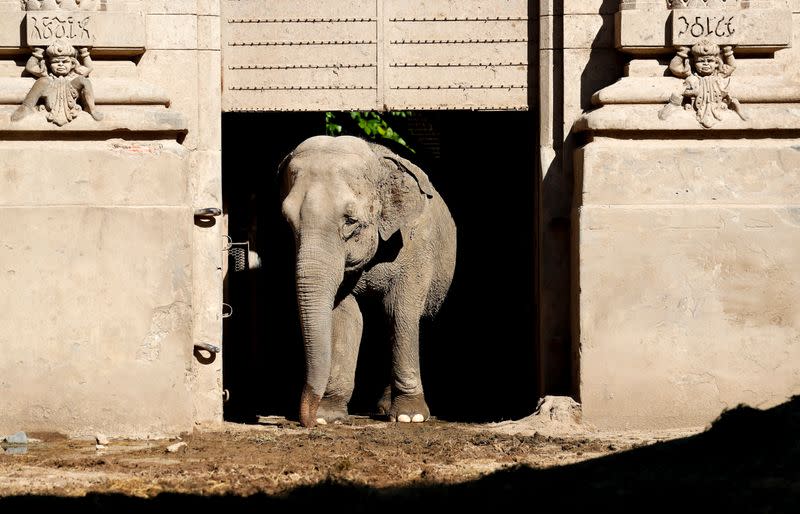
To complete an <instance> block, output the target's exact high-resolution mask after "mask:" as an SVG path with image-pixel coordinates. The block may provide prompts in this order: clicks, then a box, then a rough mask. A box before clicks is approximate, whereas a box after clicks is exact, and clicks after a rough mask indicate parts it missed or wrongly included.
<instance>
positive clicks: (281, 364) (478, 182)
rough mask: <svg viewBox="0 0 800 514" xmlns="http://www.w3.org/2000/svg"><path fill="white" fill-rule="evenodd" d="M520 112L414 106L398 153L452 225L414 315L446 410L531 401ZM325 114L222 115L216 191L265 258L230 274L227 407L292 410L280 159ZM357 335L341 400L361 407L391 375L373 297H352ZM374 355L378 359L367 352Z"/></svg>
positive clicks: (288, 253)
mask: <svg viewBox="0 0 800 514" xmlns="http://www.w3.org/2000/svg"><path fill="white" fill-rule="evenodd" d="M532 119H533V116H532V115H531V114H530V113H520V112H507V113H503V112H500V113H486V112H484V113H475V112H441V113H415V114H414V115H413V116H412V117H411V118H410V120H413V127H399V128H401V129H403V128H404V129H407V130H409V131H411V132H412V135H410V136H409V137H408V138H407V139H408V140H409V143H410V144H411V145H412V146H413V147H415V148H416V149H417V153H416V154H414V155H411V154H406V156H407V157H409V158H410V159H411V160H412V161H414V162H416V163H418V164H419V165H421V166H422V167H423V169H425V170H426V172H427V173H428V175H429V176H430V179H431V182H432V183H433V184H434V186H435V187H436V189H437V190H438V191H439V192H440V193H441V195H442V197H443V198H444V199H445V201H446V202H447V204H448V206H449V207H450V210H451V212H452V214H453V217H454V219H455V221H456V225H457V227H458V257H457V265H456V274H455V278H454V281H453V285H452V287H451V290H450V293H449V295H448V298H447V300H446V301H445V303H444V306H443V307H442V310H441V311H440V313H439V316H438V317H437V318H436V319H435V320H433V321H432V322H427V321H424V322H423V324H422V327H421V359H422V376H423V382H424V384H425V391H426V397H427V400H428V403H429V405H430V407H431V411H432V413H433V414H434V415H435V416H437V417H439V418H443V419H460V420H489V419H492V420H497V419H509V418H519V417H523V416H525V415H527V414H529V413H530V412H532V411H533V409H534V408H535V404H536V400H537V398H538V396H537V391H536V368H537V364H536V347H535V344H536V336H535V334H536V327H535V322H536V321H535V320H536V308H535V304H534V301H535V290H534V283H533V274H534V269H535V263H534V256H535V251H534V227H535V223H534V196H535V195H534V183H535V176H536V173H535V169H536V168H535V164H534V163H535V161H534V156H533V152H534V148H535V144H534V141H535V139H534V136H533V123H532V121H531V120H532ZM323 120H324V116H323V115H322V114H321V113H285V114H280V113H276V114H225V115H224V116H223V194H224V199H225V204H226V206H225V209H226V211H227V213H228V215H229V219H230V233H231V237H232V239H233V241H234V242H237V241H246V240H248V239H249V240H250V241H251V242H252V243H253V244H254V245H255V248H256V249H257V251H258V253H259V254H260V257H261V260H262V268H261V269H259V270H251V271H246V272H240V273H230V274H229V282H228V285H227V295H226V298H227V300H226V301H227V302H228V303H231V304H232V306H233V309H234V315H233V316H232V317H231V318H229V319H228V320H226V322H225V339H224V347H225V349H224V352H225V353H224V359H223V365H224V370H223V376H224V381H225V388H227V389H228V390H229V391H230V401H229V402H228V403H227V404H226V406H225V417H226V419H229V420H235V421H243V422H253V421H255V419H256V418H255V417H256V415H267V414H279V415H285V416H296V415H297V406H298V402H299V394H300V391H301V389H302V385H303V378H304V377H303V372H304V370H303V363H304V359H303V351H302V340H301V337H300V327H299V322H298V317H297V311H296V306H295V301H296V300H295V293H294V241H293V236H292V234H291V231H290V230H289V228H288V224H287V223H286V222H285V221H284V220H283V218H282V216H281V214H280V199H279V191H278V183H277V180H276V170H277V166H278V163H279V162H280V160H281V159H282V158H283V157H284V156H285V155H286V154H287V153H288V152H289V151H291V150H292V149H293V148H294V147H295V146H296V145H297V144H299V143H300V142H301V141H303V140H304V139H305V138H306V137H309V136H311V135H316V134H319V133H321V132H322V131H323ZM362 310H364V311H365V330H364V340H363V344H362V346H361V353H360V356H359V367H358V371H357V377H356V391H355V393H354V397H353V401H352V402H351V411H355V412H362V413H367V412H369V411H370V410H371V409H372V408H373V407H374V405H375V402H376V401H377V399H378V397H379V396H380V393H381V392H382V390H383V386H384V385H386V383H387V381H388V378H389V371H388V365H389V355H388V353H387V352H386V349H387V346H386V344H385V342H386V341H387V334H386V332H385V328H384V327H383V326H382V324H381V323H379V322H376V320H378V319H380V318H381V316H380V314H381V313H380V310H379V309H376V308H375V306H370V305H366V304H362ZM373 362H380V363H381V365H380V366H375V365H374V364H373V365H370V364H371V363H373Z"/></svg>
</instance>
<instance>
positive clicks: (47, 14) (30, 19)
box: [25, 11, 95, 46]
mask: <svg viewBox="0 0 800 514" xmlns="http://www.w3.org/2000/svg"><path fill="white" fill-rule="evenodd" d="M25 30H26V35H27V40H28V41H27V42H28V46H48V45H51V44H53V43H54V42H55V41H56V40H63V41H66V42H68V43H70V44H71V45H73V46H93V43H94V40H95V32H94V24H93V20H92V14H91V13H88V12H80V11H37V12H30V13H28V14H27V15H26V16H25Z"/></svg>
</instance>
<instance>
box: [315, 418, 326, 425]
mask: <svg viewBox="0 0 800 514" xmlns="http://www.w3.org/2000/svg"><path fill="white" fill-rule="evenodd" d="M317 424H319V425H327V424H328V422H327V421H325V418H317Z"/></svg>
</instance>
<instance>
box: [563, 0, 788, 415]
mask: <svg viewBox="0 0 800 514" xmlns="http://www.w3.org/2000/svg"><path fill="white" fill-rule="evenodd" d="M626 4H627V7H628V8H629V9H631V10H634V9H635V10H638V12H632V11H627V12H626V13H625V15H626V16H624V18H625V19H623V22H625V21H626V20H627V21H628V22H630V23H629V24H628V25H627V28H626V27H625V26H623V30H622V32H621V35H622V40H624V41H628V42H631V44H630V46H626V47H625V48H624V49H625V51H626V52H627V53H628V57H627V59H628V60H629V62H628V64H627V65H626V69H625V73H624V77H623V78H622V79H621V80H620V81H619V82H618V83H616V84H614V85H613V86H611V87H606V88H604V89H603V90H601V91H599V92H598V93H597V95H596V96H595V98H594V102H595V104H596V105H595V109H594V110H592V112H590V113H587V114H586V115H584V116H582V117H581V118H580V120H578V122H577V123H576V124H575V125H574V127H573V130H574V131H576V132H578V131H580V132H582V133H585V138H586V142H587V144H585V146H582V147H581V148H580V149H579V150H578V151H577V152H576V153H575V156H576V161H575V162H574V164H575V173H576V174H575V183H574V187H575V189H576V191H575V193H576V196H575V207H576V209H575V211H574V216H573V220H572V228H573V247H574V249H575V254H574V257H573V262H572V268H573V270H574V276H573V281H572V287H573V301H574V303H573V309H574V320H575V323H574V325H573V330H574V333H573V341H574V343H575V346H574V355H573V358H574V361H573V362H574V363H576V364H577V366H578V369H577V372H576V374H575V377H576V385H577V386H578V394H579V396H580V400H581V402H582V404H583V410H584V419H585V420H587V421H588V422H590V423H593V424H595V425H597V426H601V427H610V428H631V427H635V428H667V427H682V426H689V425H702V424H705V423H708V422H710V421H712V420H714V419H715V418H716V417H717V416H718V415H719V414H720V412H722V411H723V410H724V409H727V408H732V407H735V406H736V405H737V404H739V403H746V404H749V405H752V406H756V407H770V406H773V405H775V404H777V403H781V402H783V401H785V400H786V399H788V398H789V397H791V396H792V395H794V394H798V393H800V344H798V343H800V316H798V312H799V311H798V310H797V308H796V305H797V301H798V297H797V294H796V291H795V290H796V285H797V283H798V280H799V279H800V264H798V263H800V259H798V257H800V255H799V254H798V248H800V223H798V217H797V213H798V212H800V197H798V195H797V187H796V184H797V182H798V178H800V177H798V170H800V160H798V154H797V148H798V141H797V139H796V137H797V134H798V131H800V117H798V115H797V108H796V106H797V104H798V102H800V84H798V82H797V74H796V71H795V70H796V66H795V63H796V62H797V55H798V53H797V52H798V46H797V41H798V39H797V38H798V34H797V32H798V30H797V29H798V27H800V24H799V23H798V22H800V18H798V14H797V11H798V4H797V2H792V3H791V4H790V3H789V2H782V1H775V2H770V1H763V2H759V3H758V5H756V4H752V5H751V4H748V5H747V6H746V7H745V8H742V10H741V11H737V12H736V13H737V16H739V15H741V18H737V20H745V21H746V23H747V24H748V25H747V27H746V31H745V30H744V29H743V30H742V31H741V32H739V33H738V35H737V36H736V37H737V38H740V39H738V40H737V41H736V44H737V46H736V47H735V48H734V50H735V54H736V61H735V70H733V71H732V73H733V74H732V75H730V76H725V75H721V74H720V75H717V74H716V72H708V74H707V75H703V74H702V73H700V72H698V71H697V67H696V66H695V64H694V63H692V68H691V69H690V71H689V73H687V75H690V74H691V73H694V76H689V79H688V80H687V82H685V83H684V78H685V77H686V76H687V75H683V76H680V75H678V73H676V72H675V71H674V70H672V71H671V70H670V69H668V66H667V65H668V64H669V63H670V60H671V59H672V58H673V56H674V55H675V52H676V50H675V49H673V48H672V47H671V46H670V45H668V44H667V43H665V36H664V20H665V19H666V16H667V15H668V11H667V10H666V6H665V5H664V4H661V3H658V2H635V1H630V2H626ZM726 7H727V8H732V7H731V5H730V4H726ZM751 7H752V8H753V9H768V10H765V11H763V12H764V15H763V16H761V15H759V14H758V11H750V10H748V9H750V8H751ZM789 7H791V8H792V10H793V11H794V14H793V21H789V20H787V16H786V14H787V13H788V12H789ZM713 8H714V9H718V8H720V6H718V5H717V6H714V7H713ZM736 8H737V9H738V8H739V6H738V5H737V6H736ZM709 12H711V11H702V12H701V13H700V14H703V13H709ZM695 14H697V13H695ZM631 15H632V16H631ZM753 20H756V21H753ZM776 20H777V21H776ZM784 21H785V23H781V22H784ZM737 23H738V21H737ZM739 28H743V27H739ZM630 29H634V30H630ZM790 31H792V33H793V40H794V45H793V47H792V48H783V47H785V45H786V44H787V43H789V42H790V41H789V40H788V38H786V37H785V36H786V35H788V33H789V32H790ZM630 32H632V33H633V36H635V37H633V36H631V33H630ZM648 35H649V37H648ZM629 36H630V37H629ZM639 36H643V37H641V38H639ZM717 36H720V35H719V34H717ZM669 37H672V35H671V34H668V35H667V38H669ZM704 37H706V36H704ZM720 37H728V36H725V34H724V33H723V34H722V36H720ZM706 48H711V47H708V46H707V47H706ZM776 50H777V51H776ZM706 51H707V52H713V50H706ZM716 51H717V52H719V55H720V58H721V59H723V60H725V59H727V58H728V57H723V54H724V47H723V48H720V49H718V50H716ZM773 52H774V55H773ZM690 60H691V59H690ZM680 62H683V61H680ZM686 62H688V61H686ZM731 62H732V61H731ZM679 64H680V63H679ZM701 76H702V77H703V78H702V80H708V82H702V83H701V82H700V80H701V79H700V77H701ZM692 80H694V81H695V82H693V83H694V84H702V86H703V87H706V85H707V84H712V85H713V84H721V85H722V86H721V87H722V89H724V90H727V91H729V92H730V96H731V97H733V98H738V101H740V102H741V104H740V105H739V104H736V103H734V102H733V100H731V99H730V98H729V97H718V98H717V99H716V100H715V99H714V97H713V96H710V95H709V96H706V97H703V98H705V99H706V100H707V101H708V102H710V105H714V106H715V109H717V113H716V114H717V116H716V117H711V116H703V112H705V113H706V114H708V113H709V111H703V110H702V108H701V107H698V106H699V105H700V104H697V106H695V104H693V103H692V102H691V101H690V99H691V98H694V96H692V94H695V95H698V94H701V93H698V92H697V91H698V90H695V89H691V88H689V86H688V84H690V83H692V82H690V81H692ZM714 81H719V82H714ZM687 88H688V89H687ZM698 98H700V97H699V96H698ZM671 99H672V100H671ZM670 101H672V102H677V104H674V103H673V104H671V105H673V110H668V109H666V108H665V106H666V105H668V104H669V103H670ZM696 110H697V112H696ZM736 110H738V111H739V112H741V113H742V115H741V116H739V115H738V114H737V113H736V112H735V111H736ZM701 121H702V122H703V123H702V124H701Z"/></svg>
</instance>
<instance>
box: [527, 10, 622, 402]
mask: <svg viewBox="0 0 800 514" xmlns="http://www.w3.org/2000/svg"><path fill="white" fill-rule="evenodd" d="M539 5H540V10H539V15H540V34H539V45H540V49H539V82H540V89H539V105H538V108H539V110H540V119H541V132H540V137H539V148H540V159H541V161H540V170H539V171H540V186H539V198H538V202H539V259H540V264H539V266H540V268H539V277H540V278H539V282H540V286H539V287H540V295H541V297H540V305H541V310H540V316H541V319H540V333H539V341H540V343H539V344H540V355H541V358H540V375H539V383H540V390H541V393H542V394H573V395H576V394H577V388H576V384H577V378H578V377H577V370H575V369H573V363H574V362H575V359H574V356H573V355H572V337H573V335H574V334H573V332H574V331H573V329H572V327H571V321H570V319H571V314H570V313H571V300H570V283H571V277H570V273H571V271H570V241H571V237H570V223H571V222H570V211H571V209H572V200H573V196H572V194H573V192H572V190H573V171H572V170H573V165H572V159H573V152H574V150H575V149H576V148H577V147H578V146H580V145H581V144H582V142H583V140H582V139H581V137H582V136H576V135H575V134H574V132H573V128H572V127H573V124H574V123H575V121H576V120H577V119H578V118H579V117H580V115H581V114H582V113H583V112H584V111H585V110H587V109H590V108H591V97H592V95H593V94H594V93H595V92H596V91H598V90H599V89H601V88H603V87H604V86H607V85H609V84H611V83H613V82H615V81H616V80H617V79H618V78H619V77H620V76H622V71H623V66H624V61H625V59H624V56H622V55H621V54H620V53H619V52H618V51H617V50H616V49H615V48H614V13H615V12H616V11H617V8H618V0H541V1H540V2H539Z"/></svg>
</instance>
